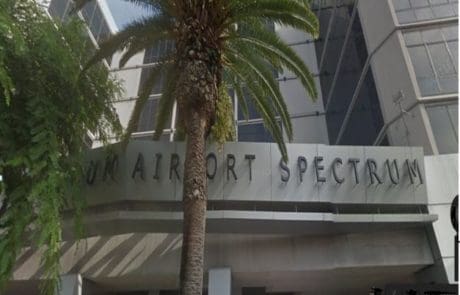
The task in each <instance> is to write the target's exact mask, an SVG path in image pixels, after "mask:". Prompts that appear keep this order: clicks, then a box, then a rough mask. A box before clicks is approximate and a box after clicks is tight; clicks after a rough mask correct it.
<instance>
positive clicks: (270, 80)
mask: <svg viewBox="0 0 460 295" xmlns="http://www.w3.org/2000/svg"><path fill="white" fill-rule="evenodd" d="M227 54H229V55H230V56H229V57H228V59H229V60H231V61H232V62H233V64H234V66H235V67H243V68H246V69H245V71H246V72H250V73H251V76H253V77H255V79H256V80H255V81H256V82H258V83H259V84H260V85H261V86H262V87H264V89H266V90H267V92H268V94H269V97H270V99H271V100H272V103H273V106H274V109H275V110H276V113H277V114H279V115H280V117H281V120H282V123H283V124H284V126H285V129H286V135H287V136H288V139H289V140H292V138H293V132H292V123H291V119H290V117H289V111H288V109H287V106H286V103H285V102H284V99H283V95H282V94H281V91H280V89H279V84H278V82H277V81H276V80H275V78H274V76H273V72H272V71H271V69H270V67H269V66H268V63H267V62H265V61H264V60H262V59H261V58H260V57H259V56H257V55H255V54H254V50H251V48H249V47H247V46H244V45H243V46H238V47H236V48H234V49H230V48H229V50H228V52H227Z"/></svg>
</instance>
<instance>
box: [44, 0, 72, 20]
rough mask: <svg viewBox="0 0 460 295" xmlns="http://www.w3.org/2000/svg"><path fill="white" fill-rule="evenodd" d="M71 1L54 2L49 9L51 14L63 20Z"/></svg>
mask: <svg viewBox="0 0 460 295" xmlns="http://www.w3.org/2000/svg"><path fill="white" fill-rule="evenodd" d="M68 2H69V0H53V1H51V3H50V6H49V8H48V11H49V13H50V14H51V15H52V16H53V17H55V18H57V19H59V20H61V18H62V17H63V16H64V12H65V9H66V7H67V3H68Z"/></svg>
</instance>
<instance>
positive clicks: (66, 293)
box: [56, 274, 83, 295]
mask: <svg viewBox="0 0 460 295" xmlns="http://www.w3.org/2000/svg"><path fill="white" fill-rule="evenodd" d="M82 287H83V280H82V278H81V275H80V274H68V275H65V276H61V287H60V288H59V290H57V292H56V295H82Z"/></svg>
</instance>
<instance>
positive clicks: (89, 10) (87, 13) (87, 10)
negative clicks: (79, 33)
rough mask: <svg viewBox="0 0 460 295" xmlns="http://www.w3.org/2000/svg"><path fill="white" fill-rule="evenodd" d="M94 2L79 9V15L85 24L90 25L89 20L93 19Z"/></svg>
mask: <svg viewBox="0 0 460 295" xmlns="http://www.w3.org/2000/svg"><path fill="white" fill-rule="evenodd" d="M96 5H97V4H96V1H91V2H88V3H86V4H85V6H83V8H82V9H81V14H82V16H83V18H84V19H85V21H86V23H88V24H89V23H90V22H91V20H92V19H93V14H94V11H95V10H96Z"/></svg>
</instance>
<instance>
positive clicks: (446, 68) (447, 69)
mask: <svg viewBox="0 0 460 295" xmlns="http://www.w3.org/2000/svg"><path fill="white" fill-rule="evenodd" d="M428 49H429V50H430V54H431V58H432V59H433V64H434V67H435V70H436V73H437V74H438V75H439V76H448V75H451V74H455V68H454V66H453V64H452V61H451V59H450V56H449V53H448V52H447V48H446V44H444V43H442V44H431V45H428Z"/></svg>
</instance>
